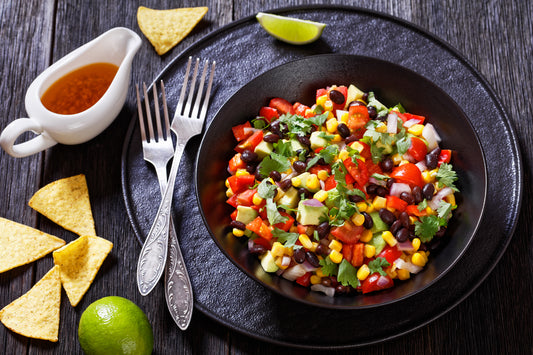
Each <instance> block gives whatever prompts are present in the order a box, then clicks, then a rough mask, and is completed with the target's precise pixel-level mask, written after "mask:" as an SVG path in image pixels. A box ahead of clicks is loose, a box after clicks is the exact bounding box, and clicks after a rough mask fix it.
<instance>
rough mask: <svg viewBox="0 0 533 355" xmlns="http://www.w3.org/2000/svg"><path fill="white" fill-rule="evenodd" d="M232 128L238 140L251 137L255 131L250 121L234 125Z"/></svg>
mask: <svg viewBox="0 0 533 355" xmlns="http://www.w3.org/2000/svg"><path fill="white" fill-rule="evenodd" d="M231 130H232V132H233V136H234V137H235V139H236V140H237V141H238V142H240V141H242V140H244V139H246V138H248V137H250V136H251V135H252V134H253V133H254V130H253V128H252V125H251V123H250V121H247V122H246V123H243V124H241V125H238V126H234V127H232V128H231Z"/></svg>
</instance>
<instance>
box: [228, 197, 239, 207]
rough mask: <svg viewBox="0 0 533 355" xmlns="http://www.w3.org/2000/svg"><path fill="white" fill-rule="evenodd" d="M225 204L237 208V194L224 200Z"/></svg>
mask: <svg viewBox="0 0 533 355" xmlns="http://www.w3.org/2000/svg"><path fill="white" fill-rule="evenodd" d="M226 203H227V204H229V205H230V206H232V207H235V208H237V206H238V205H239V204H238V203H237V194H233V196H231V197H230V198H228V199H227V200H226Z"/></svg>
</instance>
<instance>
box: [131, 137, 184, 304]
mask: <svg viewBox="0 0 533 355" xmlns="http://www.w3.org/2000/svg"><path fill="white" fill-rule="evenodd" d="M185 143H186V142H185ZM185 143H184V142H183V141H180V139H179V137H178V142H177V144H176V150H175V152H174V158H173V160H172V167H171V168H170V174H169V179H168V184H167V186H166V188H165V193H164V194H163V197H162V199H161V204H160V205H159V209H158V210H157V214H156V218H155V220H154V223H153V224H152V227H151V228H150V231H149V232H148V236H147V237H146V241H145V242H144V245H143V247H142V250H141V254H140V256H139V261H138V263H137V287H138V288H139V292H140V293H141V295H143V296H146V295H147V294H149V293H150V292H151V291H152V290H153V289H154V287H155V285H157V282H158V281H159V279H160V278H161V275H162V274H163V271H164V268H165V262H166V260H167V253H168V231H169V228H170V213H171V207H172V196H173V194H174V184H175V182H176V175H177V172H178V166H179V164H180V160H181V156H182V155H183V151H184V149H185Z"/></svg>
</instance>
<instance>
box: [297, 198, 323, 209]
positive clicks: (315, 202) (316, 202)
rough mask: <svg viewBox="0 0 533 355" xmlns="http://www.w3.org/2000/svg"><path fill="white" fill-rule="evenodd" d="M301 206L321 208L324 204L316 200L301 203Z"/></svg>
mask: <svg viewBox="0 0 533 355" xmlns="http://www.w3.org/2000/svg"><path fill="white" fill-rule="evenodd" d="M302 204H303V205H305V206H309V207H322V206H324V204H323V203H322V202H320V201H318V200H317V199H316V198H311V199H309V200H304V201H302Z"/></svg>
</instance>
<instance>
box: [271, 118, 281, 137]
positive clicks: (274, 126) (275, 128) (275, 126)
mask: <svg viewBox="0 0 533 355" xmlns="http://www.w3.org/2000/svg"><path fill="white" fill-rule="evenodd" d="M270 131H272V133H275V134H277V135H278V136H279V135H281V130H280V122H279V121H274V122H272V123H271V124H270Z"/></svg>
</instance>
